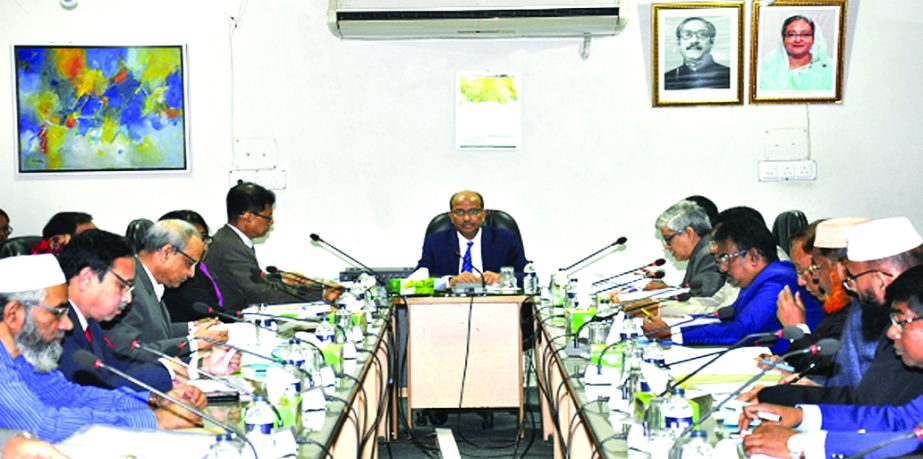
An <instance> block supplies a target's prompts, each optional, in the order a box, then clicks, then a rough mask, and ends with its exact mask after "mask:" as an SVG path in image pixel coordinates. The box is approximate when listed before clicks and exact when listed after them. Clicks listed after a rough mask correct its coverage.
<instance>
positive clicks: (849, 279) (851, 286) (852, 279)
mask: <svg viewBox="0 0 923 459" xmlns="http://www.w3.org/2000/svg"><path fill="white" fill-rule="evenodd" d="M872 273H878V274H881V275H882V276H887V277H894V275H893V274H889V273H886V272H884V271H879V270H877V269H870V270H868V271H863V272H861V273H859V274H856V275H855V276H853V275H852V274H849V271H846V279H843V288H845V289H846V290H849V291H850V292H853V293H856V292H857V290H856V289H858V284H857V282H856V281H857V280H858V279H859V278H860V277H862V276H864V275H866V274H872Z"/></svg>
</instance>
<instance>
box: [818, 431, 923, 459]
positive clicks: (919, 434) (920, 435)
mask: <svg viewBox="0 0 923 459" xmlns="http://www.w3.org/2000/svg"><path fill="white" fill-rule="evenodd" d="M911 438H916V439H917V440H923V422H921V423H919V424H917V426H916V427H914V428H913V430H911V431H910V432H907V433H905V434H903V435H900V436H897V437H894V438H892V439H890V440H886V441H883V442H881V443H879V444H877V445H874V446H872V447H871V448H868V449H866V450H864V451H860V452H858V453H856V454H853V455H852V456H848V457H846V459H861V458H863V457H865V456H868V455H869V454H872V453H874V452H875V451H878V450H880V449H881V448H884V447H886V446H890V445H891V444H894V443H897V442H900V441H904V440H909V439H911ZM833 457H834V458H842V457H843V455H842V454H837V455H834V456H833Z"/></svg>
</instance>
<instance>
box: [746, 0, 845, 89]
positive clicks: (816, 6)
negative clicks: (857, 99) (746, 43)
mask: <svg viewBox="0 0 923 459" xmlns="http://www.w3.org/2000/svg"><path fill="white" fill-rule="evenodd" d="M762 3H763V2H762V1H760V0H754V2H753V28H752V32H751V34H750V39H751V49H750V103H808V102H810V103H839V102H842V100H843V56H844V44H845V42H846V0H811V1H808V0H778V1H776V2H773V3H772V5H771V6H764V5H763V4H762Z"/></svg>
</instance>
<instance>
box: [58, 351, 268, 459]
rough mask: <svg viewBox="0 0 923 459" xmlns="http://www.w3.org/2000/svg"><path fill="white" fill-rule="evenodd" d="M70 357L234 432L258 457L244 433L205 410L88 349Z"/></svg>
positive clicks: (84, 366)
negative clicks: (110, 373)
mask: <svg viewBox="0 0 923 459" xmlns="http://www.w3.org/2000/svg"><path fill="white" fill-rule="evenodd" d="M71 358H72V359H73V360H74V363H76V364H77V366H78V367H79V368H82V369H84V370H87V371H92V370H96V369H99V368H102V369H105V370H107V371H110V372H112V373H114V374H116V375H118V376H121V377H123V378H125V379H127V380H129V381H131V382H133V383H134V384H137V385H138V386H141V387H143V388H145V389H147V390H149V391H151V392H153V393H155V394H157V396H158V397H162V398H164V399H166V400H169V401H170V402H172V403H175V404H177V405H179V406H181V407H183V408H185V409H186V410H187V411H189V412H190V413H192V414H194V415H196V416H198V417H200V418H202V419H205V420H206V421H209V422H211V423H212V424H215V425H216V426H218V427H221V428H222V429H224V431H225V432H227V433H229V434H235V435H236V436H237V437H238V438H240V439H241V440H243V441H244V442H246V443H247V444H248V445H250V449H251V450H252V451H253V457H258V456H257V454H256V448H255V447H254V446H253V443H250V440H248V439H247V436H246V435H243V434H242V433H241V432H238V431H237V429H235V428H233V427H231V426H229V425H227V424H225V423H223V422H221V421H219V420H217V419H215V418H214V417H212V416H210V415H208V413H206V412H204V411H202V410H200V409H198V408H196V407H194V406H192V405H190V404H189V403H186V402H184V401H181V400H179V399H177V398H176V397H173V396H172V395H169V394H167V393H165V392H163V391H160V390H157V389H156V388H154V387H151V386H150V385H149V384H147V383H145V382H144V381H141V380H139V379H137V378H135V377H134V376H131V375H129V374H128V373H125V372H124V371H121V370H119V369H118V368H114V367H111V366H109V365H106V364H105V363H103V361H102V359H99V358H97V357H96V356H95V355H93V354H92V353H90V352H89V351H85V350H82V349H81V350H79V351H76V352H74V353H73V355H72V356H71Z"/></svg>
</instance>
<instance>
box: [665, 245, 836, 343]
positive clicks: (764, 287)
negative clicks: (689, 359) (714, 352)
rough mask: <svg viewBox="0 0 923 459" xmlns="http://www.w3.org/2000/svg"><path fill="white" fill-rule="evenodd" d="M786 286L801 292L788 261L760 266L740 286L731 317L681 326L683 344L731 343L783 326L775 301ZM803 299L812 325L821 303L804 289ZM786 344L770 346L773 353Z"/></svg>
mask: <svg viewBox="0 0 923 459" xmlns="http://www.w3.org/2000/svg"><path fill="white" fill-rule="evenodd" d="M785 286H788V288H789V289H791V291H793V292H796V291H799V290H801V291H803V289H801V287H799V286H798V279H797V277H796V276H795V268H794V266H793V265H792V264H791V262H788V261H774V262H772V263H770V264H769V265H767V266H766V267H765V268H763V270H762V271H760V273H759V274H757V275H756V277H755V278H754V279H753V281H752V282H751V283H750V285H748V286H747V287H746V288H742V289H740V294H739V295H738V296H737V301H735V302H734V305H733V307H734V318H733V319H732V320H731V321H729V322H726V323H716V324H708V325H698V326H692V327H684V328H683V329H682V333H683V343H684V344H725V345H729V344H733V343H735V342H737V341H738V340H740V339H741V338H743V337H744V336H746V335H748V334H750V333H763V332H770V331H773V330H777V329H779V328H782V325H781V324H780V323H779V320H778V319H777V318H776V301H777V299H778V296H779V292H780V291H781V290H782V289H783V288H784V287H785ZM801 298H802V299H803V300H804V305H805V309H806V311H805V312H806V314H807V316H808V325H809V326H811V327H813V326H815V325H817V322H819V321H820V317H821V314H822V313H823V311H822V310H821V307H820V305H819V304H818V303H817V301H816V300H814V298H813V297H812V296H810V295H808V294H807V292H804V294H803V295H801ZM787 346H788V342H784V343H783V342H780V343H778V344H776V346H773V348H772V349H773V353H778V352H780V351H782V350H783V348H784V347H787Z"/></svg>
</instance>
